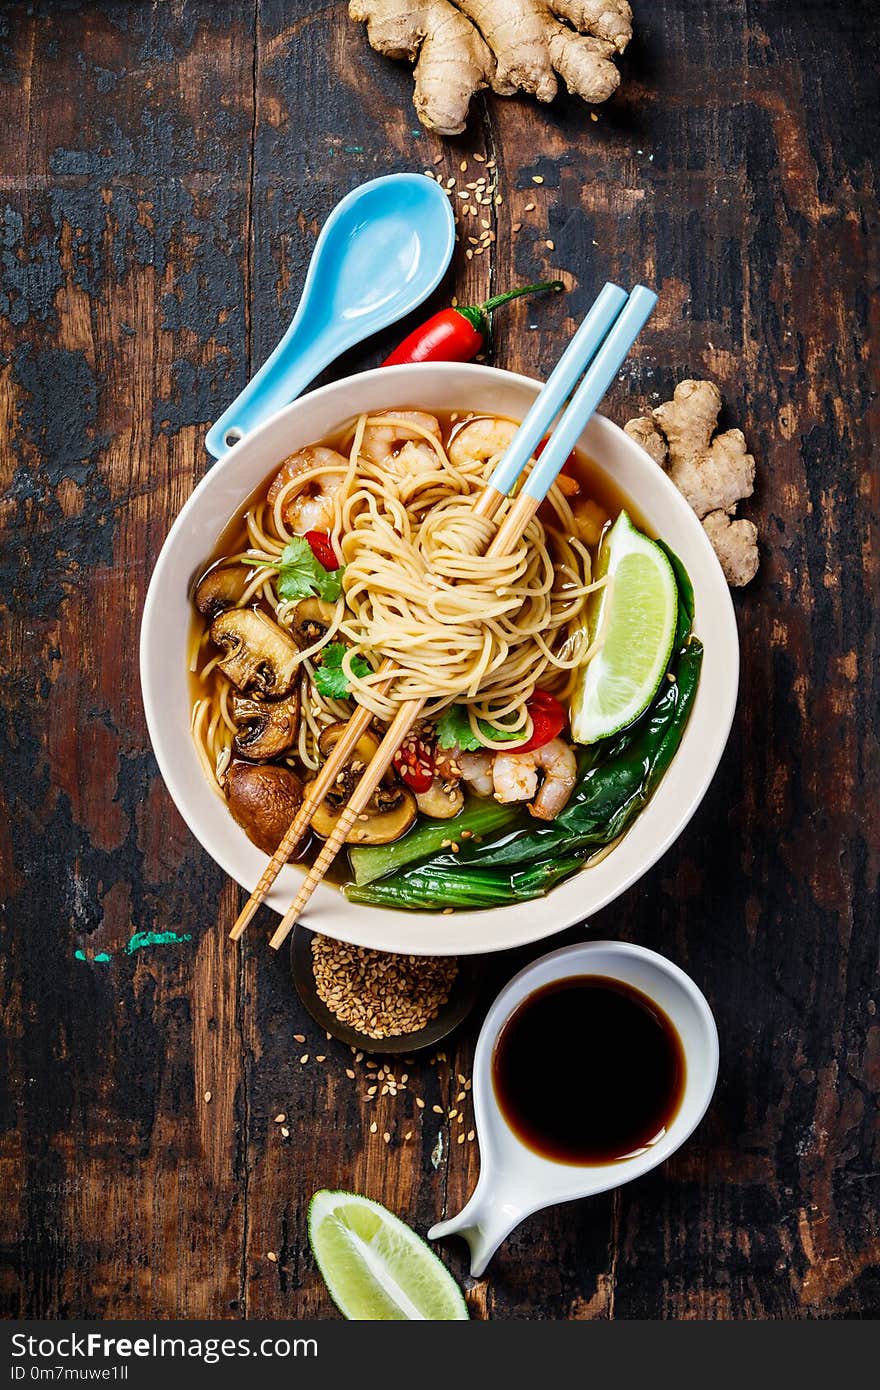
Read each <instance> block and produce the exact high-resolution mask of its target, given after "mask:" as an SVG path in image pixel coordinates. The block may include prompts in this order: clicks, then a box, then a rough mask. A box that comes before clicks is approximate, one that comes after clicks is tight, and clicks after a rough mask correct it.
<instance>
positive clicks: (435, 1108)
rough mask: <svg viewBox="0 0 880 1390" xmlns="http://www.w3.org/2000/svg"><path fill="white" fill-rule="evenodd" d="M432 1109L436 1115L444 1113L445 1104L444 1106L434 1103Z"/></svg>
mask: <svg viewBox="0 0 880 1390" xmlns="http://www.w3.org/2000/svg"><path fill="white" fill-rule="evenodd" d="M431 1109H432V1110H433V1112H434V1114H435V1115H442V1114H443V1106H442V1105H432V1106H431Z"/></svg>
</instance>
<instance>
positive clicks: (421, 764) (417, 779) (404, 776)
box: [394, 734, 434, 792]
mask: <svg viewBox="0 0 880 1390" xmlns="http://www.w3.org/2000/svg"><path fill="white" fill-rule="evenodd" d="M394 770H395V772H396V773H397V775H398V777H399V778H400V779H401V781H403V782H405V783H406V785H407V786H408V787H409V788H410V790H411V791H414V792H426V791H427V790H428V788H429V787H430V785H431V783H432V782H433V780H434V750H433V748H432V747H431V745H430V744H429V743H426V742H425V740H424V739H423V738H419V737H418V735H416V734H410V735H409V737H408V738H405V739H404V741H403V743H402V744H401V745H400V747H399V748H398V750H397V752H396V753H395V754H394Z"/></svg>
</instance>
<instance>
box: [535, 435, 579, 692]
mask: <svg viewBox="0 0 880 1390" xmlns="http://www.w3.org/2000/svg"><path fill="white" fill-rule="evenodd" d="M549 443H550V436H549V435H548V436H547V438H546V439H542V440H541V442H540V444H539V445H538V447H537V449H536V450H535V458H536V459H539V458H540V457H541V455H542V454H543V452H544V450H545V449H546V448H547V445H548V444H549ZM577 461H578V456H577V454H576V453H575V451H574V449H572V451H571V453H570V454H569V456H568V458H567V459H566V460H565V463H564V464H563V465H562V467H561V468H560V470H559V471H560V473H565V474H566V476H567V477H569V478H570V477H572V475H573V474H574V473H575V472H576V471H577ZM535 693H536V694H537V691H536V692H535Z"/></svg>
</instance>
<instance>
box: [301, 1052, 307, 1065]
mask: <svg viewBox="0 0 880 1390" xmlns="http://www.w3.org/2000/svg"><path fill="white" fill-rule="evenodd" d="M308 1060H309V1054H308V1053H307V1052H304V1053H303V1055H302V1056H301V1057H300V1059H299V1064H300V1066H301V1067H304V1066H305V1064H306V1062H307V1061H308Z"/></svg>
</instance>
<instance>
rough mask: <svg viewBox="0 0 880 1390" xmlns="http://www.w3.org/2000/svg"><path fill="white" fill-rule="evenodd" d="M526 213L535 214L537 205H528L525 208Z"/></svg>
mask: <svg viewBox="0 0 880 1390" xmlns="http://www.w3.org/2000/svg"><path fill="white" fill-rule="evenodd" d="M524 211H525V212H534V211H535V205H534V203H526V205H525V208H524Z"/></svg>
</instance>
